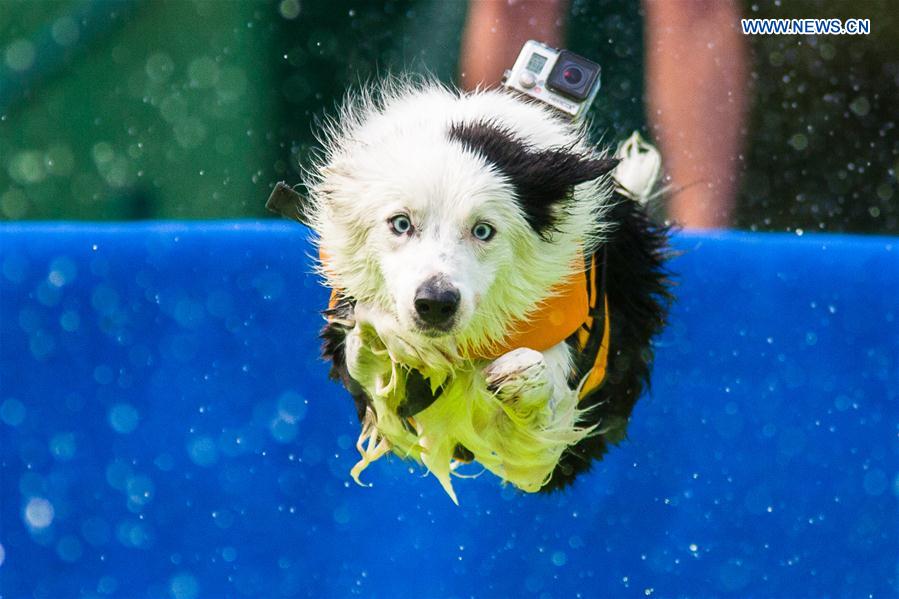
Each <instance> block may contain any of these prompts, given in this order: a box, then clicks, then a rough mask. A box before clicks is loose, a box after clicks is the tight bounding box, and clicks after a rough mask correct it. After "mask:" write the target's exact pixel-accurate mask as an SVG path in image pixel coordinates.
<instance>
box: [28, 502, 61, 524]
mask: <svg viewBox="0 0 899 599" xmlns="http://www.w3.org/2000/svg"><path fill="white" fill-rule="evenodd" d="M54 515H55V512H54V510H53V504H51V503H50V502H49V501H47V500H46V499H44V498H43V497H32V498H31V499H30V500H29V501H28V504H27V505H26V506H25V523H26V524H28V526H30V527H31V528H35V529H38V530H42V529H44V528H47V527H48V526H50V525H51V524H52V523H53V516H54Z"/></svg>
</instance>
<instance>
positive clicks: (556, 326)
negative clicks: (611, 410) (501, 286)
mask: <svg viewBox="0 0 899 599" xmlns="http://www.w3.org/2000/svg"><path fill="white" fill-rule="evenodd" d="M594 257H595V256H594ZM319 259H321V260H322V261H323V262H324V261H325V256H324V255H323V254H321V252H320V253H319ZM592 262H593V260H592V259H591V260H588V261H586V263H585V268H584V275H583V276H581V275H580V274H578V275H575V276H572V277H571V278H570V279H568V280H567V281H565V282H563V283H562V284H560V285H558V286H557V287H556V288H555V289H554V291H553V293H551V295H550V297H549V298H548V299H547V300H546V301H545V302H543V304H542V305H541V306H540V307H539V308H538V309H537V310H536V311H535V312H534V313H532V314H531V315H530V317H529V318H528V320H527V321H526V322H522V323H518V326H515V327H513V329H514V330H515V331H516V332H515V333H513V334H510V335H509V336H507V337H506V338H505V339H503V340H502V341H501V342H500V343H498V344H495V345H494V346H492V347H491V348H490V351H488V352H484V353H483V354H482V355H477V356H473V357H475V358H481V359H485V360H495V359H496V358H498V357H500V356H501V355H503V354H505V353H507V352H509V351H512V350H513V349H517V348H520V347H528V348H530V349H534V350H537V351H546V350H548V349H549V348H551V347H553V346H555V345H557V344H559V343H562V342H563V341H566V340H569V339H571V340H572V341H573V342H574V344H575V346H576V347H577V350H578V352H579V354H580V355H581V356H582V357H586V358H587V362H586V364H585V365H584V364H583V363H582V366H581V367H580V368H576V369H575V370H576V372H575V375H576V377H577V380H576V381H575V382H580V381H581V380H582V379H584V378H585V377H586V380H584V383H583V386H582V387H581V391H580V394H579V397H580V398H581V399H583V398H584V397H586V396H587V395H589V394H590V393H591V392H592V391H595V390H596V389H598V388H599V387H600V386H601V385H602V383H603V381H604V380H605V377H606V369H607V366H608V360H609V342H610V322H609V321H610V315H609V300H608V297H607V295H606V292H605V289H604V288H601V289H597V283H596V271H597V268H596V265H594V264H593V263H592ZM601 267H602V266H601ZM600 297H601V298H602V303H601V304H600V301H599V300H600ZM338 300H339V294H338V292H337V291H336V290H332V291H331V301H330V302H329V307H330V308H334V307H335V306H336V304H337V302H338ZM600 306H601V307H600ZM597 335H601V337H599V338H597ZM584 352H586V356H584Z"/></svg>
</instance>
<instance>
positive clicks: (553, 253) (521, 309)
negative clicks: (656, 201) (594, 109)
mask: <svg viewBox="0 0 899 599" xmlns="http://www.w3.org/2000/svg"><path fill="white" fill-rule="evenodd" d="M324 142H325V149H326V152H325V155H324V158H323V160H322V161H321V164H320V165H319V166H318V167H316V168H315V169H313V170H312V180H311V181H310V184H309V188H310V191H311V197H310V200H311V201H310V203H309V214H308V217H309V220H310V222H311V223H312V226H313V228H314V229H315V231H316V233H317V235H318V239H319V244H320V248H321V250H322V255H323V256H324V257H325V260H324V263H323V265H322V272H323V273H324V275H325V276H326V277H327V279H328V283H329V284H330V285H331V286H333V287H335V288H337V289H340V290H342V291H343V292H344V293H345V294H347V295H349V296H351V297H353V298H355V299H356V300H357V302H361V303H364V304H366V305H369V306H372V307H374V308H376V309H378V310H380V311H382V312H383V313H385V314H388V315H389V316H390V317H391V318H392V319H394V320H395V323H396V325H397V326H396V330H399V331H402V332H403V334H404V335H406V340H407V342H408V341H411V342H413V343H416V342H417V343H421V344H429V343H439V340H441V339H442V340H447V339H452V341H453V344H454V345H456V346H462V347H469V348H474V347H484V346H486V345H489V344H490V343H493V342H497V341H499V340H500V339H501V338H502V337H503V336H504V335H505V334H506V333H508V332H509V330H508V329H509V327H510V326H512V324H513V323H514V322H516V321H518V320H519V319H521V318H523V317H524V316H525V315H526V314H527V313H528V311H530V310H533V309H534V308H535V307H536V306H538V305H539V303H540V302H541V301H542V300H544V299H545V298H546V297H547V295H548V294H549V293H550V290H551V289H552V287H553V286H554V285H556V284H558V283H560V282H561V281H562V280H564V279H565V278H566V277H568V276H571V275H572V273H573V272H574V271H576V270H578V269H580V268H582V267H583V264H582V262H579V260H578V257H579V256H580V254H581V252H584V251H590V250H591V249H592V248H593V247H595V244H596V243H597V242H598V241H600V239H601V237H602V233H603V231H604V227H605V223H604V222H603V215H604V213H605V209H606V208H607V204H608V198H609V196H610V189H609V185H608V184H607V183H606V177H604V175H606V174H607V173H608V172H609V171H610V170H611V169H612V168H613V167H614V166H615V164H616V161H615V160H613V159H610V158H607V157H605V156H598V155H594V154H593V153H591V152H590V151H589V149H588V147H589V146H588V145H587V143H586V139H585V133H584V131H583V130H582V129H579V128H577V127H575V126H573V125H571V124H570V123H568V122H566V121H564V120H563V119H561V118H560V117H558V116H556V115H555V114H553V113H552V112H551V111H550V110H549V109H547V108H544V107H542V106H539V105H536V104H532V103H528V102H526V101H523V100H520V99H518V98H516V97H513V96H511V95H509V94H508V93H506V92H500V91H481V92H476V93H473V94H467V95H466V94H459V93H457V92H453V91H451V90H447V89H445V88H443V87H440V86H438V85H433V84H428V85H411V84H409V83H407V82H392V83H391V84H388V85H387V86H386V88H381V89H379V90H378V91H377V92H375V93H366V94H362V95H361V96H358V97H355V98H352V99H350V100H348V101H347V103H346V104H345V105H344V107H343V109H342V111H341V113H340V116H339V117H338V118H337V119H335V120H334V121H333V122H332V124H331V126H330V127H329V129H328V131H327V133H326V135H325V139H324Z"/></svg>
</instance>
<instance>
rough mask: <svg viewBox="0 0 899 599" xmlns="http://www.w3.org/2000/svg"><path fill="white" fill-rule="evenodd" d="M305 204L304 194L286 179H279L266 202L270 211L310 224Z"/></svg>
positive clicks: (302, 223) (303, 223)
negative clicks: (304, 208) (286, 181)
mask: <svg viewBox="0 0 899 599" xmlns="http://www.w3.org/2000/svg"><path fill="white" fill-rule="evenodd" d="M304 205H305V201H304V198H303V196H301V195H300V193H299V192H298V191H297V190H296V189H294V188H292V187H291V186H289V185H288V184H287V183H285V182H284V181H278V183H277V184H276V185H275V188H274V189H273V190H272V194H271V195H270V196H268V200H267V201H266V202H265V207H266V208H268V210H269V211H270V212H274V213H275V214H280V215H281V216H283V217H284V218H288V219H290V220H295V221H297V222H298V223H300V224H301V225H308V224H309V222H308V219H307V218H306V212H305V211H304V210H303V206H304Z"/></svg>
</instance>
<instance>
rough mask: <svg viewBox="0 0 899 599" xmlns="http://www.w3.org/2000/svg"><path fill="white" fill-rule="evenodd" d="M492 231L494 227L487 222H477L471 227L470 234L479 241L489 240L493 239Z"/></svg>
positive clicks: (494, 231) (494, 230) (493, 231)
mask: <svg viewBox="0 0 899 599" xmlns="http://www.w3.org/2000/svg"><path fill="white" fill-rule="evenodd" d="M494 233H496V229H494V228H493V227H492V226H490V225H488V224H487V223H478V224H476V225H475V226H474V227H472V228H471V234H472V235H474V237H475V239H480V240H481V241H490V240H491V239H493V235H494Z"/></svg>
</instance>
